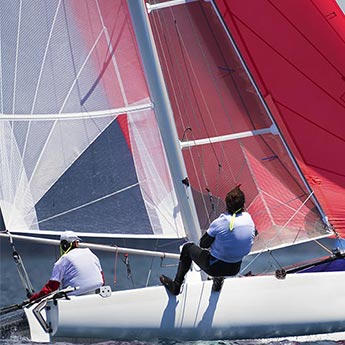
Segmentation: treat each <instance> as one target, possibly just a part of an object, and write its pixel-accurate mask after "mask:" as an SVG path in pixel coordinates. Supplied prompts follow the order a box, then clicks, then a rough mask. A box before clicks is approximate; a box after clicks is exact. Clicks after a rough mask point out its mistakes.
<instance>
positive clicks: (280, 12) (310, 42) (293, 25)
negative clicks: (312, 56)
mask: <svg viewBox="0 0 345 345" xmlns="http://www.w3.org/2000/svg"><path fill="white" fill-rule="evenodd" d="M268 2H269V3H270V4H271V6H272V7H274V8H275V10H276V11H277V12H279V14H280V15H281V16H282V17H283V18H284V19H285V20H286V21H287V22H288V23H289V24H290V25H291V26H292V27H293V28H294V29H295V30H296V31H297V32H298V33H299V34H300V35H301V36H302V37H303V38H304V39H305V40H306V41H307V42H308V43H309V44H310V45H311V46H312V47H313V48H314V49H315V50H316V51H317V52H318V53H319V54H320V55H321V56H322V57H323V58H324V59H325V60H326V61H327V62H328V63H329V64H330V65H331V66H332V67H333V68H334V69H335V70H336V71H337V72H338V73H339V74H340V77H343V76H344V74H343V73H342V72H341V71H340V70H339V69H338V68H337V66H336V65H334V64H333V63H332V62H331V60H330V59H329V58H327V56H326V55H325V54H324V53H323V52H322V51H321V50H320V49H319V48H318V47H317V46H316V45H315V44H314V43H313V42H312V41H311V40H310V39H309V38H308V37H307V36H306V35H305V34H304V33H303V32H302V31H301V30H300V29H298V27H297V26H296V25H295V24H294V23H293V22H292V21H291V20H290V19H289V18H288V17H287V16H286V15H285V14H284V13H283V12H282V11H281V10H280V9H279V8H278V7H277V6H276V5H274V4H273V2H272V1H271V0H268ZM311 3H312V4H313V6H314V7H315V8H316V10H317V12H318V13H319V15H320V16H321V17H322V19H323V20H325V16H324V15H323V14H322V13H321V12H320V9H319V8H318V7H317V6H316V5H315V4H314V3H313V1H311ZM326 23H327V24H328V25H329V26H330V27H331V29H332V30H333V31H335V30H334V28H333V27H332V25H330V23H329V20H326ZM335 33H336V34H337V35H338V36H339V34H338V33H337V32H335ZM339 38H340V39H341V40H342V41H343V39H342V37H341V36H339ZM343 42H344V41H343Z"/></svg>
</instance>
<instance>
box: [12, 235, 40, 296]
mask: <svg viewBox="0 0 345 345" xmlns="http://www.w3.org/2000/svg"><path fill="white" fill-rule="evenodd" d="M5 232H6V233H7V234H8V236H9V241H10V246H11V248H12V257H13V260H14V262H15V264H16V267H17V271H18V274H19V278H20V280H21V282H22V284H23V287H24V289H25V291H26V296H27V297H28V298H29V297H30V296H31V295H32V294H33V293H34V292H35V290H34V288H33V286H32V284H31V281H30V278H29V275H28V273H27V272H26V269H25V267H24V263H23V261H22V258H21V257H20V255H19V253H18V252H17V250H16V248H15V246H14V242H13V238H12V236H11V233H10V232H9V231H8V230H7V231H5Z"/></svg>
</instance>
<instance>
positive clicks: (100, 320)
mask: <svg viewBox="0 0 345 345" xmlns="http://www.w3.org/2000/svg"><path fill="white" fill-rule="evenodd" d="M344 286H345V273H344V272H327V273H325V272H323V273H307V274H293V275H288V276H287V277H286V278H285V279H282V280H280V279H277V278H275V277H274V276H260V277H246V278H233V279H226V280H225V282H224V286H223V288H222V291H221V292H220V293H218V292H212V288H211V287H212V282H211V281H204V282H202V281H199V282H194V281H193V282H188V283H186V284H185V285H184V287H183V291H182V293H181V294H180V295H179V296H173V295H171V294H169V293H168V292H167V291H166V290H165V288H164V287H161V286H157V287H149V288H143V289H135V290H130V291H118V292H113V293H112V294H111V296H110V297H105V298H104V297H101V296H100V295H88V296H80V297H71V299H70V300H59V301H58V302H57V304H56V305H54V304H53V303H51V306H50V307H51V308H50V310H47V321H48V324H50V325H51V328H52V333H51V336H53V337H69V338H70V337H72V338H73V337H86V338H101V339H141V340H142V339H154V338H171V339H175V340H176V339H182V340H189V339H244V338H271V337H286V336H298V335H308V334H319V333H330V332H341V331H345V293H344V290H343V288H344ZM31 336H32V338H33V340H34V338H35V334H33V333H32V334H31Z"/></svg>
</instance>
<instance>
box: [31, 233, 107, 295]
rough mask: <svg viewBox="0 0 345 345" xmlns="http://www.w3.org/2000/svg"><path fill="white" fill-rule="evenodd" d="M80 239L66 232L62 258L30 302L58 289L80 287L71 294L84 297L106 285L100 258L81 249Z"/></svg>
mask: <svg viewBox="0 0 345 345" xmlns="http://www.w3.org/2000/svg"><path fill="white" fill-rule="evenodd" d="M79 241H80V239H79V237H78V236H77V235H76V234H75V233H74V232H73V231H65V232H64V233H62V234H61V237H60V249H61V257H60V258H59V259H58V260H57V261H56V263H55V264H54V268H53V271H52V274H51V277H50V280H49V281H48V283H47V284H46V285H45V286H44V287H43V288H42V289H41V291H39V292H37V293H35V294H34V295H32V296H31V297H30V301H33V300H35V299H37V298H40V297H42V296H45V295H47V294H49V293H50V292H52V291H55V290H57V289H58V288H61V289H64V288H66V287H68V286H71V287H78V290H76V291H75V292H73V293H71V294H75V295H82V294H85V293H88V292H91V291H94V290H96V289H97V288H99V287H101V286H102V285H104V275H103V272H102V267H101V264H100V262H99V259H98V257H97V256H96V255H95V254H94V253H92V251H91V250H90V249H89V248H79Z"/></svg>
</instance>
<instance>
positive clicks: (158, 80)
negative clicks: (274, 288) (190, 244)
mask: <svg viewBox="0 0 345 345" xmlns="http://www.w3.org/2000/svg"><path fill="white" fill-rule="evenodd" d="M127 4H128V8H129V11H130V14H131V18H132V23H133V27H134V31H135V35H136V38H137V43H138V46H139V50H140V54H141V58H142V61H143V65H144V70H145V75H146V78H147V81H148V85H149V90H150V94H151V97H152V100H153V103H154V111H155V114H156V119H157V122H158V125H159V129H160V132H161V136H162V140H163V144H164V147H165V151H166V154H167V158H168V162H169V167H170V173H171V176H172V179H173V183H174V187H175V190H176V195H177V199H178V202H179V206H180V209H181V214H182V220H183V224H184V226H185V230H186V233H187V236H188V238H189V239H190V240H191V241H194V242H198V241H199V239H200V236H201V231H200V224H199V220H198V216H197V212H196V209H195V205H194V200H193V196H192V191H191V188H190V187H189V184H188V180H186V177H187V171H186V167H185V164H184V161H183V157H182V152H181V147H180V145H179V140H178V135H177V130H176V126H175V122H174V116H173V111H172V108H171V105H170V101H169V97H168V92H167V90H166V86H165V83H164V79H163V73H162V70H161V66H160V62H159V59H158V53H157V50H156V46H155V43H154V39H153V35H152V31H151V27H150V24H149V19H148V16H147V12H146V8H145V4H144V1H143V0H130V1H128V2H127ZM183 181H187V182H183Z"/></svg>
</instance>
